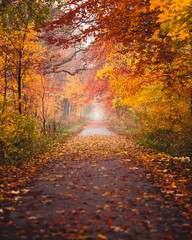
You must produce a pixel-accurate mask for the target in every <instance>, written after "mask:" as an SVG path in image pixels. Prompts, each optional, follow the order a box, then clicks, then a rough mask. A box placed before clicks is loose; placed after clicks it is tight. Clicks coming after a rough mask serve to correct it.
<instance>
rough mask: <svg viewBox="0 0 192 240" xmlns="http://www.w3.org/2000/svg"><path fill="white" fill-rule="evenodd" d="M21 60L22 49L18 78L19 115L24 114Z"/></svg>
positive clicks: (20, 56) (20, 55)
mask: <svg viewBox="0 0 192 240" xmlns="http://www.w3.org/2000/svg"><path fill="white" fill-rule="evenodd" d="M21 58H22V51H21V49H20V51H19V66H18V77H17V81H18V100H19V113H20V114H22V106H21V99H22V98H21V91H22V89H21V85H22V83H21Z"/></svg>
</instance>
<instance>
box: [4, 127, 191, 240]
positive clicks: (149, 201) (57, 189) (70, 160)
mask: <svg viewBox="0 0 192 240" xmlns="http://www.w3.org/2000/svg"><path fill="white" fill-rule="evenodd" d="M102 125H103V127H102ZM97 130H98V131H99V132H100V133H101V132H102V134H103V135H101V134H100V135H94V134H95V133H96V132H97ZM86 132H88V135H86ZM91 132H93V133H94V134H93V135H89V134H91ZM104 133H106V135H105V134H104ZM137 151H138V149H137V148H136V147H135V145H134V144H133V143H132V142H131V141H130V140H129V139H127V138H125V137H124V136H119V135H117V134H114V133H112V132H111V130H110V129H109V127H108V126H107V124H105V123H102V122H100V123H99V122H98V124H96V122H92V123H90V124H88V125H87V126H85V128H84V129H83V130H82V132H81V133H80V134H79V135H78V136H73V137H71V138H69V139H68V140H67V141H66V142H65V143H63V144H60V145H59V146H58V147H57V148H55V149H54V150H53V151H52V152H51V153H50V156H49V157H50V164H49V166H48V167H47V168H46V169H44V171H43V173H42V174H41V175H40V176H39V178H38V180H36V181H34V182H33V183H31V184H30V185H28V186H25V189H26V191H25V192H26V193H25V194H23V195H16V197H15V198H16V199H15V203H14V205H11V206H10V205H9V206H7V208H6V211H5V210H4V211H3V213H1V214H4V220H3V222H2V224H1V226H0V239H1V240H4V239H6V240H8V239H9V240H13V239H14V240H21V239H26V240H36V239H37V240H42V239H43V240H44V239H46V240H51V239H54V240H64V239H74V240H75V239H87V240H88V239H90V240H91V239H92V240H93V239H95V240H96V239H98V240H99V239H104V240H105V239H108V240H150V239H152V240H164V239H169V240H170V239H174V240H177V239H183V240H186V239H191V227H190V226H191V225H190V222H189V220H188V219H186V218H185V217H184V216H182V213H181V212H180V210H179V208H178V207H177V206H176V205H175V203H174V202H172V201H168V200H167V199H165V198H164V196H163V195H162V194H161V193H160V192H159V191H158V189H157V188H156V186H155V185H153V184H152V183H151V182H150V179H148V178H147V173H146V172H145V170H144V169H143V168H142V166H141V165H140V163H139V161H138V160H137V158H138V153H137Z"/></svg>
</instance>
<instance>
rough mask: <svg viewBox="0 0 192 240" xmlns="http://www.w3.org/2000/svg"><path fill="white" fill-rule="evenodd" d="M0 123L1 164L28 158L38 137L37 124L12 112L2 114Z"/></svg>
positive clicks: (31, 119)
mask: <svg viewBox="0 0 192 240" xmlns="http://www.w3.org/2000/svg"><path fill="white" fill-rule="evenodd" d="M0 122H1V125H0V145H1V152H0V156H1V164H5V163H11V162H14V161H17V162H18V163H19V162H20V161H21V160H24V159H25V160H26V159H28V158H30V156H31V154H33V153H34V149H35V146H36V143H37V142H38V139H39V137H40V133H39V130H38V127H39V126H38V123H37V122H36V121H35V120H34V119H33V118H31V117H29V116H23V115H20V114H19V113H17V112H14V111H12V112H6V113H4V114H2V115H1V118H0Z"/></svg>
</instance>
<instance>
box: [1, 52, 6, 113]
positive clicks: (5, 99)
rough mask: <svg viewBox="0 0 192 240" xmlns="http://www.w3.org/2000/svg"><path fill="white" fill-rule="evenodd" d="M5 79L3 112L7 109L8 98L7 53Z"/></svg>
mask: <svg viewBox="0 0 192 240" xmlns="http://www.w3.org/2000/svg"><path fill="white" fill-rule="evenodd" d="M4 80H5V87H4V96H3V100H4V102H3V109H2V114H3V113H4V111H5V105H6V100H7V54H6V56H5V74H4Z"/></svg>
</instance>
